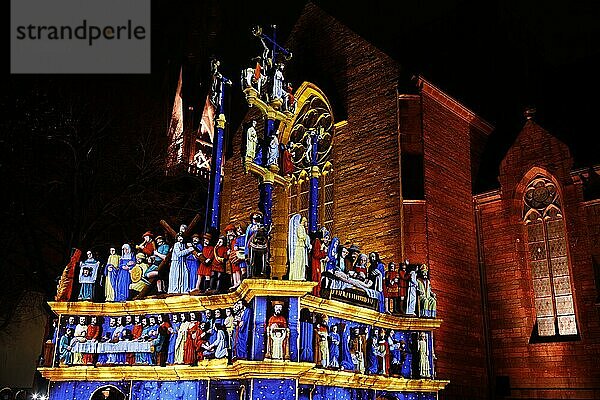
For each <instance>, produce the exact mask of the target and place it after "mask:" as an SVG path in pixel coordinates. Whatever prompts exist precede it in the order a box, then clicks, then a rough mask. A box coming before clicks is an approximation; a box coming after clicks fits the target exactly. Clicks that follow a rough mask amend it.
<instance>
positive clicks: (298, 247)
mask: <svg viewBox="0 0 600 400" xmlns="http://www.w3.org/2000/svg"><path fill="white" fill-rule="evenodd" d="M306 228H307V221H306V218H304V217H302V216H301V215H300V214H294V215H292V217H291V218H290V223H289V231H288V260H289V264H290V272H289V278H288V279H289V280H290V281H304V280H306V269H307V268H308V251H309V249H310V238H309V236H308V233H307V232H306Z"/></svg>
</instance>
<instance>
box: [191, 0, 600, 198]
mask: <svg viewBox="0 0 600 400" xmlns="http://www.w3.org/2000/svg"><path fill="white" fill-rule="evenodd" d="M314 3H316V4H317V5H319V6H320V7H321V8H323V9H324V10H325V11H326V12H327V13H329V14H330V15H332V16H334V17H335V18H337V19H338V20H340V21H341V22H343V23H344V24H346V25H348V26H349V27H350V28H351V29H352V30H354V31H355V32H357V33H358V34H360V35H361V36H363V37H364V38H366V39H367V40H368V41H370V42H372V43H373V44H375V45H376V46H378V47H379V48H380V49H382V50H383V51H384V52H386V53H387V54H389V55H390V56H391V57H392V58H394V59H395V60H397V61H398V62H399V64H400V65H401V66H402V74H403V75H404V76H403V77H402V78H404V80H408V78H410V76H412V75H415V74H421V75H423V76H424V77H425V78H426V79H428V80H430V81H431V82H433V83H434V84H436V85H437V86H438V87H440V88H441V89H442V90H444V91H446V92H447V93H448V94H450V95H451V96H453V97H454V98H456V99H457V100H459V101H460V102H462V103H463V104H464V105H466V106H467V107H468V108H470V109H471V110H473V111H474V112H476V113H477V114H479V115H480V116H481V117H482V118H484V119H485V120H487V121H488V122H490V123H491V124H492V125H493V126H495V128H496V130H495V132H494V133H493V134H492V135H491V137H490V139H489V142H488V146H487V150H486V152H485V154H484V158H483V164H482V166H481V172H480V176H479V179H478V181H477V182H476V187H475V191H477V192H480V191H483V190H487V189H491V188H495V187H497V182H496V177H497V173H498V165H499V163H500V161H501V159H502V157H503V156H504V154H505V153H506V151H507V150H508V148H509V146H510V145H511V144H512V143H513V141H514V139H515V138H516V136H517V134H518V133H519V131H520V129H521V127H522V126H523V124H524V121H525V118H524V117H523V111H524V109H525V108H526V107H530V106H533V107H536V109H537V114H536V121H537V122H538V123H539V124H540V125H542V126H543V127H545V128H546V129H547V130H548V131H550V132H551V133H552V134H554V135H555V136H556V137H558V138H559V139H561V140H563V141H564V142H565V143H566V144H567V145H569V147H570V148H571V151H572V153H573V155H574V157H575V167H576V168H578V167H584V166H588V165H590V164H597V163H598V162H600V157H599V156H598V145H597V140H594V139H593V138H594V128H593V126H594V124H593V122H592V121H593V119H594V116H595V115H596V112H597V108H598V105H599V101H598V100H597V98H596V97H595V96H594V94H595V93H597V92H598V90H599V89H600V78H599V77H598V71H600V68H599V67H600V44H599V42H598V38H600V24H598V20H599V19H598V18H599V17H600V5H599V4H598V3H597V2H592V1H586V2H582V1H572V2H558V1H537V0H535V1H525V2H523V1H500V0H498V1H484V2H478V1H455V0H451V1H433V2H400V1H375V2H366V3H365V2H360V3H357V5H354V3H353V2H352V3H349V2H344V3H343V6H340V4H341V3H340V2H339V1H333V0H316V1H314ZM218 4H219V10H220V11H221V15H220V22H221V25H220V27H219V28H220V29H219V30H218V34H217V35H216V40H215V42H216V44H217V46H218V49H217V50H216V51H215V53H216V54H217V55H218V56H219V57H221V58H222V59H224V60H225V62H224V71H226V72H227V71H230V75H231V76H234V77H237V76H238V70H239V66H240V65H244V63H245V62H246V60H247V58H248V56H249V55H256V54H258V53H257V52H258V50H259V48H258V46H259V45H258V41H257V40H256V39H255V38H253V37H252V36H250V35H249V30H250V27H251V26H252V25H254V24H257V23H259V24H262V25H263V26H264V25H267V24H273V23H274V24H277V25H278V34H279V37H286V36H287V34H288V33H289V31H290V30H291V29H292V26H293V24H294V23H295V21H296V19H297V17H298V15H299V14H300V13H301V11H302V8H303V6H304V4H305V2H303V1H290V2H279V3H278V2H274V1H263V2H260V3H254V2H247V3H245V5H243V6H242V5H240V4H239V3H238V2H232V1H220V2H218ZM184 8H186V7H185V6H184ZM292 50H293V49H292ZM290 78H291V79H294V80H296V81H301V79H302V77H290ZM234 104H237V103H234ZM239 104H240V106H241V110H239V109H234V110H232V112H231V114H232V116H233V121H236V120H238V119H236V118H239V117H237V115H236V114H237V113H238V112H240V113H243V112H245V108H244V104H243V102H240V103H239Z"/></svg>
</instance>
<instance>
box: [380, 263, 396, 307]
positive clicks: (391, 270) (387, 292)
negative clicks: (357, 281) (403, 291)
mask: <svg viewBox="0 0 600 400" xmlns="http://www.w3.org/2000/svg"><path fill="white" fill-rule="evenodd" d="M399 288H400V277H399V276H398V271H397V270H396V263H395V262H391V263H389V265H388V270H387V272H386V273H385V281H384V283H383V297H384V298H385V311H386V312H387V313H388V314H392V313H394V312H396V309H397V304H398V300H399V299H398V297H399V295H400V292H399Z"/></svg>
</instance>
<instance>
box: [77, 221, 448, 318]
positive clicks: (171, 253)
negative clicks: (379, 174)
mask: <svg viewBox="0 0 600 400" xmlns="http://www.w3.org/2000/svg"><path fill="white" fill-rule="evenodd" d="M186 229H187V227H186V226H185V225H182V226H181V227H180V230H179V232H178V233H177V235H176V241H175V243H174V245H173V246H172V248H171V246H170V245H169V244H168V243H167V242H166V240H165V239H164V237H163V236H157V237H154V235H153V234H152V232H145V233H144V234H143V235H142V236H143V239H142V242H141V243H140V244H138V245H136V246H131V245H129V244H127V243H126V244H123V246H122V247H121V252H120V254H119V253H118V252H117V250H116V248H114V247H111V248H110V251H109V255H108V259H107V261H106V265H105V267H104V268H101V263H100V262H99V261H97V260H96V259H95V258H94V255H93V253H92V252H91V251H88V252H87V258H86V259H85V260H83V261H81V262H80V270H79V283H80V290H79V296H78V299H79V300H93V299H94V298H96V299H97V296H94V291H95V290H96V288H97V287H98V282H100V285H102V286H103V290H102V291H103V293H104V295H105V296H104V299H105V301H107V302H113V301H114V302H122V301H126V300H128V299H132V298H133V297H135V296H136V294H138V293H140V292H141V291H142V290H144V288H146V287H148V286H150V285H151V284H152V283H153V282H156V288H157V292H158V293H159V294H160V293H167V294H184V293H189V294H193V295H197V294H216V293H225V292H227V291H233V290H235V289H236V288H237V287H238V286H239V285H240V284H241V282H242V280H243V279H245V278H269V277H270V264H269V259H270V254H269V232H268V231H267V227H266V226H265V225H264V224H263V215H262V213H261V212H260V211H255V212H253V213H252V214H251V215H250V223H249V224H248V225H247V226H246V225H244V224H228V225H227V226H226V227H225V236H218V238H216V241H215V240H213V236H212V235H211V233H205V234H203V235H200V234H197V233H195V234H193V235H191V240H186V237H185V235H184V232H185V231H186ZM287 243H288V247H287V255H288V274H287V279H288V280H293V281H307V280H308V281H313V282H318V284H317V285H316V286H315V288H314V290H313V294H314V295H315V296H322V297H326V298H332V299H337V300H342V301H344V298H345V297H353V296H348V295H347V294H348V293H358V294H360V295H362V296H363V297H364V298H365V299H366V300H365V304H367V305H369V306H370V307H371V308H373V309H376V310H377V311H379V312H386V313H389V314H402V315H406V316H418V317H429V318H435V317H436V315H437V300H436V295H435V293H434V292H433V291H432V289H431V282H430V280H429V273H428V272H429V271H428V268H427V265H425V264H421V265H418V264H410V263H409V261H408V260H405V261H404V262H403V263H401V264H400V265H397V264H396V263H395V262H390V263H389V264H388V266H387V268H386V266H385V264H384V263H383V262H382V261H381V259H380V257H379V254H378V253H377V252H371V253H368V254H366V253H361V252H360V248H359V247H358V246H356V245H355V244H350V243H345V244H341V243H340V240H339V239H338V238H337V237H334V238H333V239H332V238H331V236H330V233H329V232H328V231H327V229H326V228H321V229H320V230H319V231H317V232H316V233H314V234H310V233H309V232H308V223H307V220H306V218H305V217H302V216H301V215H300V214H294V215H292V216H291V218H290V220H289V226H288V242H287ZM134 249H135V250H134ZM167 261H168V263H169V264H170V267H169V269H168V273H167V272H161V268H160V266H161V264H162V263H166V262H167ZM101 276H102V277H103V278H104V279H101ZM163 276H164V278H167V279H168V285H167V284H165V282H164V278H163ZM99 278H100V279H99ZM354 297H356V296H354Z"/></svg>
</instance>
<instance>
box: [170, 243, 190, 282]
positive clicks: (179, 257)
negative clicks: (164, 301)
mask: <svg viewBox="0 0 600 400" xmlns="http://www.w3.org/2000/svg"><path fill="white" fill-rule="evenodd" d="M192 250H193V248H192V247H186V245H185V244H184V243H183V236H182V235H181V234H178V235H177V243H175V245H174V246H173V254H172V255H171V269H170V270H169V290H168V293H187V292H188V289H189V282H190V277H189V272H188V269H187V264H186V262H185V258H186V256H187V255H188V254H190V253H191V252H192Z"/></svg>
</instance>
